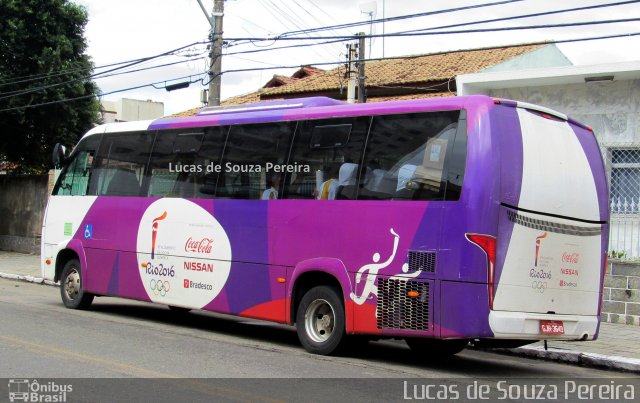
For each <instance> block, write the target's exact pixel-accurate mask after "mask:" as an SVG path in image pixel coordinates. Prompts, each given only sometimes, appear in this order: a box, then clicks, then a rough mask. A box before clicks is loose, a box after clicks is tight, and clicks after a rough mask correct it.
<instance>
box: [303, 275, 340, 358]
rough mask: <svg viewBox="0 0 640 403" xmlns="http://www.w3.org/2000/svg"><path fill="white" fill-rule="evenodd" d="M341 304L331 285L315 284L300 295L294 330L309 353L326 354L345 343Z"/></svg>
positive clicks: (338, 348) (333, 351) (335, 350)
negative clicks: (316, 285) (315, 285)
mask: <svg viewBox="0 0 640 403" xmlns="http://www.w3.org/2000/svg"><path fill="white" fill-rule="evenodd" d="M344 325H345V318H344V305H343V303H342V299H341V297H340V296H339V294H338V292H337V291H336V289H335V288H333V287H328V286H318V287H314V288H312V289H310V290H309V291H307V293H306V294H305V295H304V296H303V297H302V300H301V301H300V304H299V305H298V312H297V314H296V330H297V331H298V338H299V339H300V343H302V346H303V347H304V348H305V349H306V350H307V351H308V352H310V353H313V354H320V355H330V354H334V353H336V352H338V351H339V350H340V349H341V348H342V347H343V345H344V344H345V339H346V335H345V326H344Z"/></svg>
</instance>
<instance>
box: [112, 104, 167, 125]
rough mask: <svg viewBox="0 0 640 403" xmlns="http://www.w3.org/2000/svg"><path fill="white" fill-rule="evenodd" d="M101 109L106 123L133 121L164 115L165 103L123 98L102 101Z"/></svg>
mask: <svg viewBox="0 0 640 403" xmlns="http://www.w3.org/2000/svg"><path fill="white" fill-rule="evenodd" d="M100 109H101V113H102V120H103V121H104V123H113V122H131V121H135V120H148V119H156V118H161V117H163V116H164V104H163V103H162V102H155V101H151V100H146V101H142V100H139V99H129V98H121V99H119V100H117V101H101V102H100Z"/></svg>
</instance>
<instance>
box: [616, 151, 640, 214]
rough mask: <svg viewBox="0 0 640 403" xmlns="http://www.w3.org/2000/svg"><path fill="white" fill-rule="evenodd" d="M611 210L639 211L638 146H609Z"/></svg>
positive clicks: (629, 212) (619, 212) (627, 212)
mask: <svg viewBox="0 0 640 403" xmlns="http://www.w3.org/2000/svg"><path fill="white" fill-rule="evenodd" d="M609 152H610V158H611V160H610V161H611V188H610V197H611V212H612V213H614V214H638V213H640V148H611V149H609Z"/></svg>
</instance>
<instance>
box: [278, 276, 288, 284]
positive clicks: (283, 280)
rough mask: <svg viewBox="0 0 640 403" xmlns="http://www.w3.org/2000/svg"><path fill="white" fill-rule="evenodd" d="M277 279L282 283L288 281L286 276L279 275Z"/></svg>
mask: <svg viewBox="0 0 640 403" xmlns="http://www.w3.org/2000/svg"><path fill="white" fill-rule="evenodd" d="M277 281H278V283H280V284H282V283H286V282H287V279H286V278H284V277H278V278H277Z"/></svg>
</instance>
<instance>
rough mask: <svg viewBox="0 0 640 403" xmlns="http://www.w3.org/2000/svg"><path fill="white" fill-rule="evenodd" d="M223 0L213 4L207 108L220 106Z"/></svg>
mask: <svg viewBox="0 0 640 403" xmlns="http://www.w3.org/2000/svg"><path fill="white" fill-rule="evenodd" d="M223 16H224V0H215V1H214V3H213V21H214V22H213V32H212V33H213V35H212V36H211V48H212V51H211V71H210V72H209V77H210V80H211V81H210V82H209V106H219V105H220V84H221V82H222V17H223Z"/></svg>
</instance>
